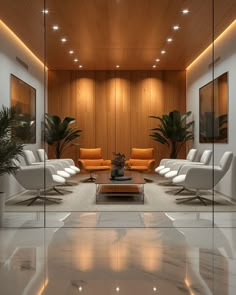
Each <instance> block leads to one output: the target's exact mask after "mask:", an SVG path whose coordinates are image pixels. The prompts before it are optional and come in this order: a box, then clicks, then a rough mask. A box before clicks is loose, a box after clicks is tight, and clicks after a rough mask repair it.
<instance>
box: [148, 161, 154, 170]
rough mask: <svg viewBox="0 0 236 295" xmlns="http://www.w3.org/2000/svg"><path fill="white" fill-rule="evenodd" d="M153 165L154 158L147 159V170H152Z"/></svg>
mask: <svg viewBox="0 0 236 295" xmlns="http://www.w3.org/2000/svg"><path fill="white" fill-rule="evenodd" d="M154 165H155V160H154V159H152V160H150V161H148V170H153V169H154Z"/></svg>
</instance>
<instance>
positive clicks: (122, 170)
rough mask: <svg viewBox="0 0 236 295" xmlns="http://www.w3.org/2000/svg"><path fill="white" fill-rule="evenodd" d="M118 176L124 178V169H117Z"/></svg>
mask: <svg viewBox="0 0 236 295" xmlns="http://www.w3.org/2000/svg"><path fill="white" fill-rule="evenodd" d="M116 172H117V176H124V174H125V173H124V168H117V170H116Z"/></svg>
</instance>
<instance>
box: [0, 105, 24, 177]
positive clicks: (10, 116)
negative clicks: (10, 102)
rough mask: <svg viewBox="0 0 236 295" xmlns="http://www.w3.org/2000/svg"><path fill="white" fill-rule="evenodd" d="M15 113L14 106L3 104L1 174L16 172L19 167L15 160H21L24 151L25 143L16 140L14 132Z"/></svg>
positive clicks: (0, 128) (1, 114) (0, 151)
mask: <svg viewBox="0 0 236 295" xmlns="http://www.w3.org/2000/svg"><path fill="white" fill-rule="evenodd" d="M14 114H15V110H14V108H7V107H4V106H2V109H1V110H0V175H3V174H14V173H15V171H16V170H17V169H18V167H17V165H16V163H15V160H16V161H18V160H19V156H20V155H22V151H23V144H22V143H19V142H16V141H15V140H14V136H13V134H12V127H14V125H15V121H14Z"/></svg>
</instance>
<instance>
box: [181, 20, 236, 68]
mask: <svg viewBox="0 0 236 295" xmlns="http://www.w3.org/2000/svg"><path fill="white" fill-rule="evenodd" d="M235 24H236V19H235V20H234V21H233V22H232V23H231V24H230V25H229V26H228V27H227V28H226V29H225V30H224V31H223V32H222V33H221V34H220V35H219V36H218V37H217V38H216V39H215V40H214V41H213V42H212V43H211V44H210V45H209V46H208V47H207V48H206V49H205V50H204V51H203V52H202V53H201V54H199V56H198V57H197V58H195V59H194V61H193V62H191V63H190V64H189V65H188V66H187V67H186V70H189V69H190V67H191V66H192V65H193V64H195V63H196V62H197V61H198V60H199V59H200V58H201V57H202V56H203V55H204V54H205V53H206V52H207V51H208V49H210V48H211V46H212V45H213V44H214V43H215V42H216V41H218V40H219V39H220V38H221V37H223V35H224V34H225V33H226V32H227V31H229V30H230V29H231V28H232V27H233V26H234V25H235Z"/></svg>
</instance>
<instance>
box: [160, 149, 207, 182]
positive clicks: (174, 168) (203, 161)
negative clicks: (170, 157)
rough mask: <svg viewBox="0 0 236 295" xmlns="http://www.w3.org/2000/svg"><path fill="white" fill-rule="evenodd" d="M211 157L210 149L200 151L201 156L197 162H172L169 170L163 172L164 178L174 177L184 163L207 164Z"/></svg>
mask: <svg viewBox="0 0 236 295" xmlns="http://www.w3.org/2000/svg"><path fill="white" fill-rule="evenodd" d="M211 157H212V150H205V151H204V152H203V153H202V156H201V158H200V160H199V162H191V163H186V162H181V161H179V162H176V163H172V164H171V165H170V166H169V168H170V171H169V172H167V173H165V175H164V176H165V177H166V178H174V177H175V176H177V175H178V173H179V171H180V168H181V167H183V166H184V165H188V166H190V165H191V166H197V165H209V164H210V161H211Z"/></svg>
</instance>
